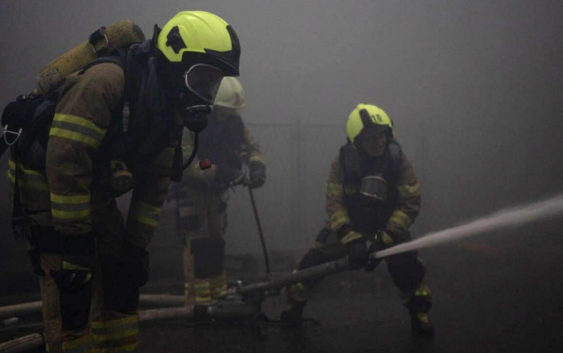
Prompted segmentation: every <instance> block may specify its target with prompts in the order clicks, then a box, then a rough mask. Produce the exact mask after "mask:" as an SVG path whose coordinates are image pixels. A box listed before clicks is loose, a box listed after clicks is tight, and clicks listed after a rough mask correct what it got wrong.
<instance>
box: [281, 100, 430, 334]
mask: <svg viewBox="0 0 563 353" xmlns="http://www.w3.org/2000/svg"><path fill="white" fill-rule="evenodd" d="M346 132H347V136H348V139H347V143H346V144H345V145H344V146H342V147H341V148H340V153H339V156H338V157H337V158H336V160H334V161H333V163H332V166H331V170H330V175H329V177H328V181H327V185H326V209H327V214H328V221H327V223H326V225H325V227H324V228H323V230H321V232H320V233H319V235H318V237H317V239H316V241H315V246H314V247H313V248H312V249H311V250H309V252H308V253H307V254H306V255H305V256H304V257H303V259H302V260H301V261H300V263H299V265H298V269H304V268H308V267H311V266H315V265H318V264H320V263H323V262H326V261H330V260H333V259H335V258H338V257H340V256H343V255H344V256H345V255H346V254H347V255H348V257H349V263H350V266H351V268H356V269H357V268H368V269H373V268H374V266H375V265H376V263H374V262H371V261H370V259H369V257H368V254H369V251H368V246H367V243H368V240H370V244H371V243H372V241H373V243H374V245H375V246H376V249H378V250H380V249H384V248H387V247H390V246H393V245H396V244H399V243H401V242H405V241H408V240H410V238H411V235H410V233H409V227H410V226H411V225H412V223H413V222H414V220H415V218H416V216H417V215H418V212H419V210H420V185H419V183H418V180H417V178H416V175H415V173H414V170H413V167H412V165H411V164H410V162H409V161H408V159H407V157H406V156H405V154H404V152H403V151H402V149H401V146H400V145H399V143H398V142H397V140H396V139H395V137H394V129H393V124H392V122H391V120H390V119H389V117H388V115H387V114H386V113H385V112H384V111H383V110H382V109H380V108H379V107H377V106H375V105H371V104H358V105H357V106H356V108H354V110H353V111H352V112H351V113H350V115H349V117H348V122H347V124H346ZM331 235H333V236H334V238H336V239H335V240H336V241H335V242H334V243H330V242H328V243H327V239H330V237H331ZM385 262H386V263H387V269H388V271H389V274H390V275H391V278H392V279H393V282H394V283H395V285H396V286H397V287H398V289H399V290H400V292H401V294H402V295H403V297H404V299H405V306H406V307H407V309H408V310H409V314H410V318H411V324H412V325H411V327H412V330H413V333H414V334H422V335H427V336H432V335H433V332H434V330H433V326H432V323H431V321H430V318H429V316H428V312H429V310H430V307H431V297H430V290H429V288H428V286H427V285H426V284H425V283H424V274H425V269H424V267H423V264H422V263H421V262H420V260H419V259H418V258H417V253H416V252H408V253H403V254H399V255H394V256H391V257H388V258H386V259H385ZM314 284H315V283H314V282H313V283H311V282H309V283H303V284H301V283H300V284H297V285H292V286H290V287H289V288H288V301H289V309H288V310H285V311H284V312H282V320H283V321H286V322H289V323H291V324H299V322H300V321H301V317H302V312H303V308H304V307H305V304H306V301H307V288H309V289H310V287H311V286H313V285H314Z"/></svg>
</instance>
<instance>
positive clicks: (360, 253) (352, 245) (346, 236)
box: [338, 226, 369, 269]
mask: <svg viewBox="0 0 563 353" xmlns="http://www.w3.org/2000/svg"><path fill="white" fill-rule="evenodd" d="M338 234H339V235H341V237H340V242H341V243H342V244H343V245H345V246H346V248H347V249H348V263H349V264H350V269H359V268H362V267H365V266H366V265H367V264H368V260H369V252H368V248H367V244H366V238H365V237H364V236H363V235H362V234H361V233H358V232H355V231H354V230H352V229H351V228H350V227H349V226H344V227H342V228H341V229H340V230H339V231H338Z"/></svg>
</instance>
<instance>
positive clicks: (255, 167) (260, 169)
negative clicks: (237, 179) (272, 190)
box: [250, 162, 266, 188]
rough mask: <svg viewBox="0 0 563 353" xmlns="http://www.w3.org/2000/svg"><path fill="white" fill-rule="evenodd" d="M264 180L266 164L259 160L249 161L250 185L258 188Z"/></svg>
mask: <svg viewBox="0 0 563 353" xmlns="http://www.w3.org/2000/svg"><path fill="white" fill-rule="evenodd" d="M265 182H266V166H265V165H264V164H263V163H260V162H252V163H250V187H251V188H259V187H261V186H262V185H264V183H265Z"/></svg>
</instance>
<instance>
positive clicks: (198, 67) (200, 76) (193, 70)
mask: <svg viewBox="0 0 563 353" xmlns="http://www.w3.org/2000/svg"><path fill="white" fill-rule="evenodd" d="M224 76H225V74H224V73H223V71H221V70H220V69H218V68H217V67H215V66H212V65H207V64H195V65H193V66H192V67H190V68H189V70H188V71H186V72H185V73H184V82H185V84H186V87H187V88H188V90H190V92H192V93H193V94H195V95H196V96H198V97H199V98H201V99H203V100H204V101H205V102H206V103H209V104H212V103H213V100H214V99H215V95H216V94H217V91H218V90H219V85H220V84H221V80H222V79H223V77H224Z"/></svg>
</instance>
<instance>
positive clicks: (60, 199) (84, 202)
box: [51, 193, 90, 220]
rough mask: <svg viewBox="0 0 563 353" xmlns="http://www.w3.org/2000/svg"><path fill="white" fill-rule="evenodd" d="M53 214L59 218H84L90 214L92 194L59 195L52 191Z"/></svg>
mask: <svg viewBox="0 0 563 353" xmlns="http://www.w3.org/2000/svg"><path fill="white" fill-rule="evenodd" d="M51 214H52V215H53V218H58V219H64V220H69V219H84V218H87V217H89V216H90V194H82V195H57V194H54V193H51Z"/></svg>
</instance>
